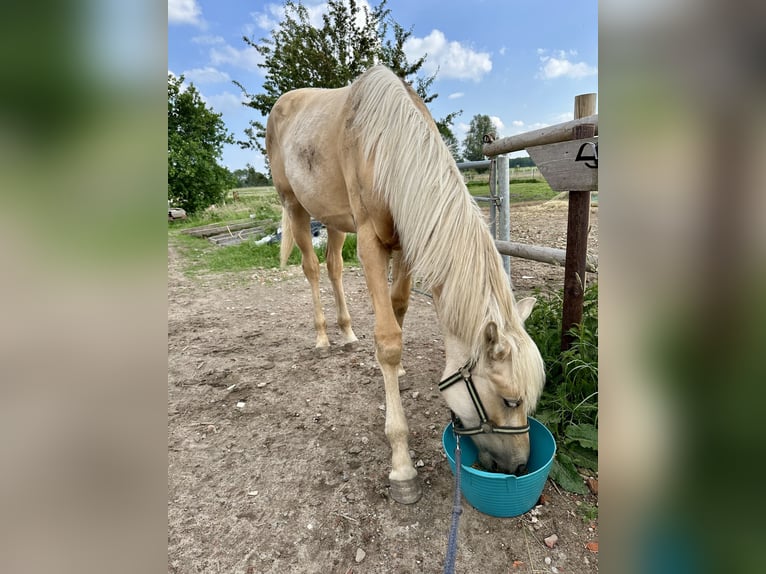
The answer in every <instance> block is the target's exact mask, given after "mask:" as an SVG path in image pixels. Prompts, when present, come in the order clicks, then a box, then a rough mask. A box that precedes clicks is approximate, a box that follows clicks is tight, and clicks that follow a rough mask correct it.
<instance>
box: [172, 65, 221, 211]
mask: <svg viewBox="0 0 766 574" xmlns="http://www.w3.org/2000/svg"><path fill="white" fill-rule="evenodd" d="M183 81H184V77H183V76H180V77H175V76H172V75H170V74H168V200H169V201H170V202H171V205H173V206H174V207H181V208H183V209H184V210H186V213H187V214H194V213H197V212H199V211H201V210H203V209H205V208H207V207H208V206H210V205H212V204H214V203H218V202H219V201H220V200H221V198H222V197H223V192H224V191H225V190H226V189H227V188H229V187H231V186H232V185H234V179H233V176H232V174H231V173H230V172H229V171H228V170H227V169H226V168H224V167H222V166H220V165H219V164H218V160H220V158H221V154H222V151H223V144H224V143H233V141H234V140H233V138H232V136H231V135H230V134H229V133H228V132H227V131H226V126H225V125H224V123H223V120H222V119H221V115H220V114H216V113H214V112H213V111H212V110H209V109H208V108H207V106H206V105H205V102H203V101H202V99H201V98H200V95H199V92H197V90H196V88H195V87H194V86H193V85H190V86H188V87H187V88H186V89H185V90H182V88H181V84H182V83H183Z"/></svg>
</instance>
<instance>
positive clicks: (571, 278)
mask: <svg viewBox="0 0 766 574" xmlns="http://www.w3.org/2000/svg"><path fill="white" fill-rule="evenodd" d="M595 113H596V94H582V95H579V96H575V104H574V117H575V120H577V119H580V118H583V117H585V116H591V115H593V114H595ZM572 131H573V133H572V136H573V137H572V139H582V138H587V137H593V136H594V135H595V133H596V127H595V126H594V125H592V124H585V125H579V126H576V127H574V128H573V130H572ZM589 219H590V191H570V192H569V209H568V212H567V248H566V261H565V265H564V304H563V309H562V317H561V350H562V351H565V350H566V349H568V348H569V347H570V346H571V344H572V338H571V337H570V336H569V335H568V333H567V331H569V329H571V328H572V327H573V326H574V325H576V324H577V323H580V322H582V315H583V296H584V294H585V262H586V255H587V252H588V225H589Z"/></svg>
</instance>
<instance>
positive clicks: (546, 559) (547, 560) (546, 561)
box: [544, 556, 551, 566]
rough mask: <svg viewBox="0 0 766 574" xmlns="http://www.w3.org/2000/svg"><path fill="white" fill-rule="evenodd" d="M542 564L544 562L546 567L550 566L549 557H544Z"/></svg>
mask: <svg viewBox="0 0 766 574" xmlns="http://www.w3.org/2000/svg"><path fill="white" fill-rule="evenodd" d="M544 562H545V563H546V564H547V565H548V566H550V564H551V557H550V556H546V557H545V560H544Z"/></svg>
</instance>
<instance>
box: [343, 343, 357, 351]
mask: <svg viewBox="0 0 766 574" xmlns="http://www.w3.org/2000/svg"><path fill="white" fill-rule="evenodd" d="M358 343H359V342H358V341H349V342H348V343H343V350H344V351H353V350H354V349H356V348H357V347H358V346H359V344H358Z"/></svg>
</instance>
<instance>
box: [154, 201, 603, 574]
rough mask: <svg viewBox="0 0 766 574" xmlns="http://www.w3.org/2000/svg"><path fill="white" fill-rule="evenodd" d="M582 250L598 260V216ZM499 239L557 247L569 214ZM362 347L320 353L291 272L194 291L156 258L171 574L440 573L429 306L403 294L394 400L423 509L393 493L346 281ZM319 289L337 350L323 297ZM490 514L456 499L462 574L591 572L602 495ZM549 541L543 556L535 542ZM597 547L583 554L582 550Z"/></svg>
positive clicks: (540, 271) (448, 499) (359, 279)
mask: <svg viewBox="0 0 766 574" xmlns="http://www.w3.org/2000/svg"><path fill="white" fill-rule="evenodd" d="M591 224H592V225H591V228H592V229H591V233H590V236H589V237H590V240H589V241H590V249H589V253H591V254H594V255H596V254H598V243H597V238H598V208H597V207H593V208H592V209H591ZM511 225H512V230H511V235H512V237H511V240H512V241H522V242H525V243H534V244H539V245H548V246H552V247H562V248H563V247H565V245H566V203H565V202H561V201H551V202H547V203H545V204H539V205H530V206H523V207H518V208H514V210H513V212H512V223H511ZM511 266H512V279H513V283H514V286H515V289H516V291H517V293H519V294H520V293H524V292H528V291H530V290H531V289H533V288H536V287H542V288H551V289H555V288H560V287H561V285H562V284H563V268H557V267H552V266H548V265H544V264H537V263H533V262H528V261H524V260H521V259H512V260H511ZM344 281H345V286H346V294H347V297H348V303H349V309H350V312H351V315H352V320H353V324H354V330H355V332H356V334H357V336H358V337H359V344H358V345H357V347H356V348H355V349H353V350H344V349H342V348H341V347H339V346H334V347H333V348H332V351H331V352H330V353H329V355H328V356H325V357H320V356H318V355H317V354H315V352H314V350H313V346H314V332H313V326H312V314H311V297H310V293H309V289H308V285H307V282H306V280H305V279H304V277H303V274H302V272H301V270H300V267H297V266H296V267H291V268H288V269H286V270H262V269H253V270H251V271H248V272H242V273H229V274H217V275H206V276H202V277H194V278H190V277H188V276H186V275H184V273H183V260H182V257H181V255H180V254H179V253H178V252H177V250H176V249H175V248H174V247H173V246H172V245H170V246H169V250H168V572H172V573H183V574H189V573H195V572H206V573H219V572H225V573H238V574H255V573H280V574H281V573H288V572H295V573H322V574H331V573H332V574H335V573H338V574H350V573H355V574H358V573H368V572H369V573H409V572H427V573H432V572H433V573H435V572H442V570H443V564H444V558H445V552H446V547H447V537H448V534H449V527H450V519H451V509H452V497H453V492H454V478H453V475H452V474H451V472H450V469H449V466H448V463H447V460H446V457H445V456H444V453H443V451H442V448H441V432H442V430H443V428H444V425H446V423H447V422H448V421H449V411H448V409H447V408H446V403H445V402H444V401H443V399H442V398H441V396H440V395H439V392H438V389H437V384H438V381H439V378H440V376H441V374H442V369H443V365H444V349H443V345H442V340H441V335H440V332H439V328H438V324H437V321H436V315H435V313H434V310H433V308H432V302H431V300H430V299H429V298H428V297H426V296H423V295H421V294H417V293H413V295H412V301H411V303H410V309H409V312H408V314H407V317H406V319H405V329H404V346H405V348H404V358H403V363H404V367H405V369H406V370H407V375H406V376H405V378H404V379H403V383H405V382H406V385H408V387H409V388H408V389H407V390H405V391H403V392H402V397H403V404H404V408H405V412H406V414H407V417H408V422H409V425H410V434H411V437H410V448H411V450H412V451H414V457H413V460H415V461H417V466H418V467H419V468H418V472H419V475H420V478H421V481H422V484H423V497H422V498H421V499H420V501H419V502H418V503H416V504H414V505H411V506H402V505H399V504H397V503H396V502H394V501H393V500H391V499H390V498H389V496H388V492H387V491H388V481H387V476H388V472H389V465H390V449H389V446H388V442H387V440H386V437H385V435H384V432H383V424H384V412H383V404H384V393H383V387H382V379H381V377H380V374H379V371H378V369H377V367H376V365H375V362H374V358H373V354H374V353H373V342H372V332H373V320H374V316H373V313H372V308H371V305H370V302H369V298H368V295H367V291H366V287H365V283H364V276H363V274H362V271H361V269H358V268H347V269H346V271H345V273H344ZM322 292H323V297H324V304H325V313H326V314H327V318H328V327H329V331H330V332H329V335H330V339H331V342H333V343H334V342H335V341H337V340H338V338H339V334H338V332H337V331H336V330H335V325H334V316H335V310H334V304H333V302H332V291H331V288H330V285H329V281H328V280H327V278H326V274H325V273H324V271H323V279H322ZM544 502H545V503H544V504H543V505H541V506H538V507H536V508H535V509H533V510H532V511H530V512H528V513H526V514H524V515H523V516H520V517H515V518H504V519H501V518H494V517H490V516H486V515H484V514H481V513H479V512H478V511H476V510H474V509H473V508H472V507H470V506H469V505H468V504H467V503H465V501H464V503H463V514H462V517H461V521H460V530H459V536H458V545H459V550H458V556H457V567H456V571H457V572H461V573H474V572H475V573H483V574H509V573H516V572H519V573H532V572H534V573H539V572H560V573H591V572H597V571H598V554H597V552H593V551H591V550H589V549H588V548H587V547H586V544H588V543H589V542H594V541H597V540H598V523H597V520H595V521H590V520H588V519H587V518H585V517H584V516H583V513H582V512H579V511H578V509H579V508H581V507H582V506H583V505H591V506H597V504H598V499H597V496H594V495H592V494H588V495H587V496H577V495H572V494H569V493H566V492H564V491H561V490H560V489H559V488H558V487H557V486H556V485H555V484H553V483H552V482H551V481H550V480H549V481H548V482H547V483H546V486H545V490H544ZM552 534H555V535H557V536H558V542H556V544H555V546H554V547H553V548H548V547H547V546H546V544H545V543H544V539H545V538H546V537H549V536H550V535H552ZM591 547H592V545H591Z"/></svg>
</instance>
